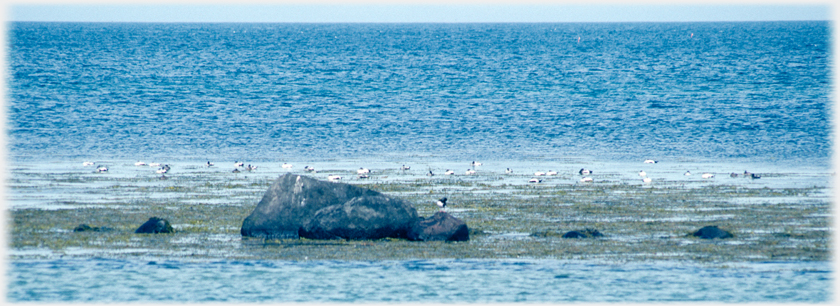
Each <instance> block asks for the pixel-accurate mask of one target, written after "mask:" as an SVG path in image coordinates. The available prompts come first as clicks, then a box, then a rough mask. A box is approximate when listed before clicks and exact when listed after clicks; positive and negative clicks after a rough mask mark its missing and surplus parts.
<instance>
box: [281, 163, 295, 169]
mask: <svg viewBox="0 0 840 306" xmlns="http://www.w3.org/2000/svg"><path fill="white" fill-rule="evenodd" d="M280 168H283V169H291V168H292V165H291V164H287V163H283V164H282V165H280Z"/></svg>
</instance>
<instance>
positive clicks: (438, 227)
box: [408, 211, 470, 241]
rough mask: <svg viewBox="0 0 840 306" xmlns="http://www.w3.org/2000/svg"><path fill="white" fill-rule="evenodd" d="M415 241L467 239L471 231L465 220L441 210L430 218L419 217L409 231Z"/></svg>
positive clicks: (411, 238) (410, 238)
mask: <svg viewBox="0 0 840 306" xmlns="http://www.w3.org/2000/svg"><path fill="white" fill-rule="evenodd" d="M408 239H409V240H414V241H467V240H470V232H469V228H468V227H467V224H466V223H464V221H463V220H461V219H458V218H455V217H453V216H452V215H450V214H448V213H446V212H442V211H439V212H437V213H435V214H434V215H433V216H432V217H430V218H428V219H427V218H423V217H420V218H418V220H417V222H416V223H415V224H414V226H413V227H412V228H411V231H410V232H409V233H408Z"/></svg>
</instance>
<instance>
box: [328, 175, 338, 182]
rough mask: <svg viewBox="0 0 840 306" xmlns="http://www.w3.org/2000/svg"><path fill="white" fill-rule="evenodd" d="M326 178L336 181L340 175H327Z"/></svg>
mask: <svg viewBox="0 0 840 306" xmlns="http://www.w3.org/2000/svg"><path fill="white" fill-rule="evenodd" d="M327 179H328V180H330V181H337V180H340V179H341V177H340V176H338V175H330V176H327Z"/></svg>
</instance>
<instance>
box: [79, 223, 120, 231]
mask: <svg viewBox="0 0 840 306" xmlns="http://www.w3.org/2000/svg"><path fill="white" fill-rule="evenodd" d="M110 230H111V229H110V228H108V227H104V226H103V227H92V226H90V225H87V224H79V226H77V227H76V228H74V229H73V231H74V232H107V231H110Z"/></svg>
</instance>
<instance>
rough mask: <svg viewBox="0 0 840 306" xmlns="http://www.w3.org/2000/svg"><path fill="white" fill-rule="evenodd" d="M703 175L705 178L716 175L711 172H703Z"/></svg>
mask: <svg viewBox="0 0 840 306" xmlns="http://www.w3.org/2000/svg"><path fill="white" fill-rule="evenodd" d="M701 177H702V178H704V179H708V178H713V177H715V175H714V174H711V173H703V175H702V176H701Z"/></svg>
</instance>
